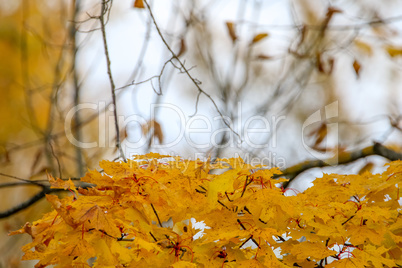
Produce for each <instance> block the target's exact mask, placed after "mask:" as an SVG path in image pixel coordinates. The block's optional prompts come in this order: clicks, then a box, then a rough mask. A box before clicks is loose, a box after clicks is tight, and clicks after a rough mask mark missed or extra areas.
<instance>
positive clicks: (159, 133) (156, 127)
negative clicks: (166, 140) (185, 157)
mask: <svg viewBox="0 0 402 268" xmlns="http://www.w3.org/2000/svg"><path fill="white" fill-rule="evenodd" d="M153 123H154V125H153V128H154V136H155V137H156V138H157V139H158V141H159V143H160V144H162V143H163V132H162V127H161V125H160V124H159V123H158V122H156V121H155V120H153Z"/></svg>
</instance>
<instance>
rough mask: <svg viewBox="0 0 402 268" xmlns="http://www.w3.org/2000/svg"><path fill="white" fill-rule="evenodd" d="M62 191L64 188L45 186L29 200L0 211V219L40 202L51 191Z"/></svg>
mask: <svg viewBox="0 0 402 268" xmlns="http://www.w3.org/2000/svg"><path fill="white" fill-rule="evenodd" d="M60 191H64V189H50V188H49V187H44V188H43V190H42V191H40V192H39V193H37V194H36V195H34V196H33V197H31V198H30V199H28V200H27V201H25V202H23V203H21V204H19V205H17V206H15V207H13V208H11V209H9V210H6V211H4V212H0V219H3V218H7V217H9V216H11V215H14V214H16V213H17V212H20V211H21V210H24V209H26V208H28V207H30V206H31V205H33V204H35V203H36V202H38V201H39V200H41V199H42V198H43V197H45V196H46V195H47V194H49V193H54V192H60Z"/></svg>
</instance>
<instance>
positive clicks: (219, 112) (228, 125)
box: [143, 0, 241, 140]
mask: <svg viewBox="0 0 402 268" xmlns="http://www.w3.org/2000/svg"><path fill="white" fill-rule="evenodd" d="M143 1H144V3H145V5H146V6H147V9H148V11H149V15H150V16H151V19H152V22H153V23H154V25H155V28H156V31H157V32H158V35H159V36H160V38H161V40H162V42H163V43H164V45H165V46H166V48H167V49H168V50H169V52H170V53H171V54H172V58H173V59H175V60H177V62H178V63H179V66H180V68H179V69H182V70H183V71H182V72H183V73H185V74H186V75H187V76H188V78H190V80H191V81H192V82H193V84H194V85H195V87H196V88H197V89H198V92H199V93H202V94H203V95H204V96H206V97H207V98H208V99H209V100H210V101H211V102H212V104H213V106H214V108H215V110H216V111H217V112H218V114H219V116H220V117H221V118H222V120H223V122H224V123H225V125H226V126H227V127H228V128H229V129H230V130H231V131H232V132H233V133H234V134H235V135H236V136H237V137H238V138H239V139H240V140H241V137H240V135H239V134H238V133H237V132H236V131H235V130H234V129H233V128H232V126H230V124H229V123H228V122H227V120H225V118H224V116H223V114H222V112H221V111H220V110H219V108H218V105H217V104H216V102H215V101H214V100H213V99H212V97H211V95H209V94H208V93H207V92H205V91H204V90H203V89H202V88H201V86H200V84H201V82H200V81H198V80H197V79H196V78H194V77H193V76H192V75H191V74H190V70H189V69H187V68H186V66H184V63H183V62H182V61H181V60H180V59H179V57H178V56H177V54H176V53H175V52H174V51H173V50H172V48H171V47H170V46H169V44H168V43H167V41H166V39H165V37H163V34H162V32H161V30H160V29H159V26H158V24H157V23H156V20H155V17H154V14H153V12H152V10H151V7H150V6H149V4H148V1H147V0H143ZM169 61H172V59H170V60H169ZM172 64H173V63H172ZM173 66H175V65H174V64H173ZM175 67H176V66H175ZM176 68H178V67H176Z"/></svg>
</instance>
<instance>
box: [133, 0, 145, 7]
mask: <svg viewBox="0 0 402 268" xmlns="http://www.w3.org/2000/svg"><path fill="white" fill-rule="evenodd" d="M134 7H135V8H145V5H144V1H143V0H135V2H134Z"/></svg>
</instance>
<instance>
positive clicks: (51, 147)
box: [49, 141, 63, 178]
mask: <svg viewBox="0 0 402 268" xmlns="http://www.w3.org/2000/svg"><path fill="white" fill-rule="evenodd" d="M49 146H50V150H51V151H52V154H53V156H54V158H55V159H56V161H57V166H58V168H59V176H60V177H59V178H63V173H62V171H61V165H60V161H59V158H58V157H57V155H56V153H55V152H54V149H53V146H52V142H51V141H49Z"/></svg>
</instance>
